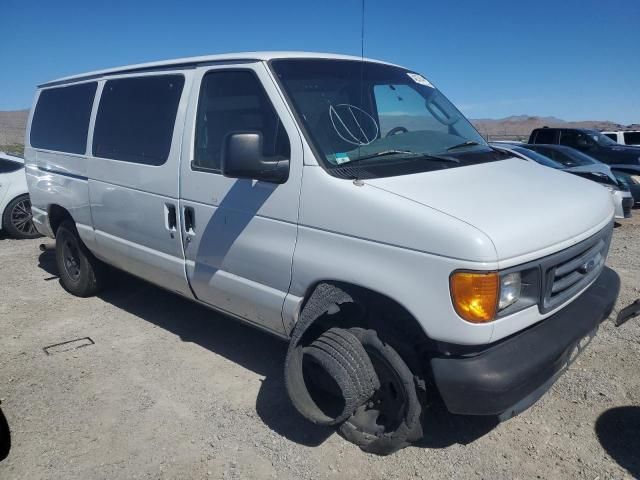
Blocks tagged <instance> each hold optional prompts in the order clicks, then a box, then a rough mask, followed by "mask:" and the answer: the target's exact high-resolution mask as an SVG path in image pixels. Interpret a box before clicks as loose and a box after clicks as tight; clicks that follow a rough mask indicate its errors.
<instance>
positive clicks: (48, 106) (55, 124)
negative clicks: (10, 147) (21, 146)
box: [29, 82, 98, 154]
mask: <svg viewBox="0 0 640 480" xmlns="http://www.w3.org/2000/svg"><path fill="white" fill-rule="evenodd" d="M97 86H98V83H97V82H89V83H80V84H76V85H71V86H69V87H58V88H48V89H46V90H42V92H40V96H39V97H38V103H37V104H36V109H35V111H34V114H33V120H32V122H31V133H30V135H29V141H30V142H31V146H32V147H34V148H42V149H45V150H55V151H57V152H64V153H80V154H84V153H85V151H86V150H87V133H88V132H89V117H91V108H92V107H93V99H94V96H95V94H96V88H97Z"/></svg>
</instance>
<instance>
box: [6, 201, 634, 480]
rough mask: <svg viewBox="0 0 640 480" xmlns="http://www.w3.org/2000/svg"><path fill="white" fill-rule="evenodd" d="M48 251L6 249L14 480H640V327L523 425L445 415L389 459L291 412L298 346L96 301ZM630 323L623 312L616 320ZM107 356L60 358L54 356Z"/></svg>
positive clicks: (139, 296)
mask: <svg viewBox="0 0 640 480" xmlns="http://www.w3.org/2000/svg"><path fill="white" fill-rule="evenodd" d="M638 239H640V211H636V216H635V218H634V219H631V220H627V221H625V222H623V225H622V226H620V227H619V228H616V230H615V234H614V240H613V244H612V248H611V253H610V258H609V262H608V263H609V265H610V266H611V267H612V268H614V269H615V270H616V271H617V272H618V273H619V275H620V276H621V278H622V291H621V295H620V299H619V301H618V305H617V307H616V311H617V310H618V309H619V308H622V307H623V306H625V305H627V304H629V303H630V302H632V301H633V300H635V299H636V298H638V297H639V296H640V288H639V286H640V241H638ZM41 242H42V240H33V241H17V240H9V239H1V240H0V298H1V299H2V300H1V301H0V332H1V335H2V342H1V344H0V345H1V348H0V398H1V401H2V404H1V408H2V410H3V411H4V413H5V415H6V417H7V419H8V422H9V424H10V426H11V430H12V449H11V452H10V454H9V456H8V458H7V459H6V460H4V461H3V462H1V463H0V478H1V479H13V478H28V479H37V478H65V479H83V480H84V479H103V478H109V479H120V478H122V479H125V478H126V479H129V478H181V479H188V478H189V479H190V478H223V479H234V478H291V479H300V478H345V477H350V478H374V479H377V478H380V479H393V478H408V477H415V478H421V477H425V478H427V477H430V478H431V477H436V478H448V477H455V478H490V479H501V478H505V479H507V478H508V479H511V478H588V479H591V480H594V479H605V478H632V477H638V476H640V453H639V452H640V413H639V411H640V407H638V405H639V399H640V376H639V375H638V372H639V371H640V350H639V348H638V346H639V344H640V320H631V321H630V322H628V323H627V324H625V325H624V326H622V327H620V328H615V327H614V326H613V325H612V323H611V322H605V324H603V327H602V328H601V330H600V333H599V335H598V336H597V337H596V339H595V340H594V341H593V342H592V343H591V345H590V346H589V348H588V349H587V351H586V352H585V353H583V355H582V356H581V357H579V359H578V361H577V362H576V363H574V364H573V365H572V367H571V368H570V369H569V371H568V372H567V373H566V374H565V375H564V376H563V377H562V378H561V379H560V380H559V381H558V382H557V383H556V384H555V385H554V387H553V388H552V389H551V391H550V392H549V393H548V394H546V395H545V396H544V397H543V398H542V399H541V400H540V401H539V402H538V403H537V404H536V405H534V406H533V407H532V408H531V409H529V410H528V411H526V412H525V413H523V414H522V415H520V416H519V417H516V418H514V419H512V420H509V421H507V422H504V423H502V424H496V422H494V421H493V420H492V419H486V418H476V419H471V418H465V417H457V416H452V415H449V414H446V413H444V412H442V411H439V410H438V409H436V410H434V411H433V412H431V414H430V417H429V428H428V433H427V437H426V438H425V439H424V441H423V442H422V444H421V445H420V446H414V447H410V448H407V449H405V450H402V451H401V452H398V453H396V454H395V455H392V456H389V457H384V458H383V457H376V456H372V455H367V454H365V453H363V452H361V451H360V450H359V449H358V448H357V447H355V446H353V445H350V444H348V443H347V442H346V441H344V440H343V439H342V438H341V437H339V436H338V435H337V434H335V433H334V431H333V430H330V429H324V428H318V427H314V426H312V425H310V424H308V423H307V422H305V421H304V420H303V419H302V418H301V417H299V416H298V415H297V414H296V412H295V411H294V410H293V407H292V406H291V405H290V403H289V401H288V399H287V396H286V392H285V390H284V386H283V383H282V364H283V359H284V355H285V348H286V346H285V344H284V343H282V342H281V341H279V340H277V339H275V338H273V337H270V336H268V335H266V334H264V333H261V332H259V331H257V330H254V329H252V328H249V327H246V326H243V325H241V324H239V323H237V322H235V321H234V320H231V319H229V318H226V317H223V316H221V315H218V314H216V313H213V312H211V311H209V310H207V309H205V308H202V307H200V306H198V305H195V304H193V303H191V302H189V301H187V300H183V299H181V298H179V297H177V296H175V295H173V294H170V293H166V292H164V291H162V290H160V289H158V288H156V287H154V286H151V285H149V284H147V283H145V282H142V281H140V280H137V279H134V278H131V277H129V276H127V275H125V274H118V275H116V276H115V282H114V286H113V287H112V288H111V289H110V290H108V291H106V292H105V293H104V294H102V295H100V296H99V297H96V298H89V299H80V298H75V297H72V296H70V295H69V294H67V293H66V292H65V291H64V290H63V289H62V288H61V287H60V285H59V284H58V281H57V278H56V267H55V263H54V258H53V252H45V253H41V252H39V251H38V248H37V247H38V244H39V243H41ZM614 313H615V312H614ZM82 337H90V338H91V339H92V340H93V342H94V344H93V345H89V346H86V347H83V348H79V349H75V350H70V351H65V352H60V353H55V354H51V355H48V354H47V353H46V352H45V351H44V350H43V349H44V347H46V346H49V345H52V344H57V343H60V342H65V341H68V340H73V339H77V338H82Z"/></svg>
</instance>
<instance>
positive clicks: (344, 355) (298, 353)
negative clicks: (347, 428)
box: [285, 327, 379, 425]
mask: <svg viewBox="0 0 640 480" xmlns="http://www.w3.org/2000/svg"><path fill="white" fill-rule="evenodd" d="M313 368H315V372H316V373H321V374H322V376H324V377H325V378H326V377H328V378H329V379H330V380H329V381H330V382H331V383H332V384H333V386H334V387H337V388H334V389H333V390H334V393H337V390H339V397H340V399H339V400H340V401H339V404H337V405H336V404H335V403H334V404H333V405H332V407H333V408H327V403H326V402H323V401H322V400H323V394H325V393H326V392H327V391H326V390H325V391H323V390H322V387H323V386H326V382H325V384H324V385H322V384H321V382H320V384H315V382H314V380H316V381H318V380H319V379H318V378H317V377H316V378H313V377H312V378H309V377H307V378H305V372H307V373H308V371H309V369H311V372H313ZM285 379H286V384H287V391H288V392H289V397H290V398H291V401H292V403H293V405H294V406H295V407H296V409H297V410H298V411H299V412H300V413H301V414H302V415H303V416H304V417H305V418H307V419H308V420H310V421H311V422H313V423H315V424H318V425H337V424H339V423H341V422H343V421H344V420H345V419H346V418H347V417H349V416H350V415H351V414H352V413H353V412H354V411H355V409H356V408H358V407H359V406H360V405H362V404H364V403H365V402H366V401H367V400H368V399H369V398H371V396H372V395H373V393H374V392H375V390H376V389H377V388H378V385H379V384H378V379H377V377H376V374H375V370H374V369H373V365H372V364H371V360H370V359H369V357H368V356H367V354H366V352H365V351H364V348H363V347H362V345H361V344H360V342H359V341H358V340H357V338H356V337H355V336H354V335H353V334H351V333H350V332H349V331H348V330H345V329H342V328H335V327H334V328H330V329H329V330H327V331H325V332H324V333H323V334H321V335H320V336H319V337H318V338H316V339H315V340H314V341H313V342H311V344H310V345H308V346H306V347H303V346H301V345H298V346H297V347H296V348H295V350H294V351H293V352H292V355H290V356H289V357H288V362H287V364H286V365H285ZM325 398H326V397H325ZM332 398H336V397H335V396H334V397H332Z"/></svg>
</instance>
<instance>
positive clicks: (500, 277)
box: [449, 267, 539, 323]
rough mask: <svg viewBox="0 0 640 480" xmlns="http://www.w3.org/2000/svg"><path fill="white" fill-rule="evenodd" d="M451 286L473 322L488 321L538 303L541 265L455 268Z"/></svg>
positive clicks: (457, 303) (456, 303)
mask: <svg viewBox="0 0 640 480" xmlns="http://www.w3.org/2000/svg"><path fill="white" fill-rule="evenodd" d="M449 288H450V290H451V300H452V302H453V306H454V308H455V310H456V312H457V313H458V315H460V317H462V318H463V319H464V320H466V321H468V322H471V323H487V322H491V321H493V320H496V319H497V318H500V317H502V316H506V315H509V314H511V313H514V312H517V311H519V310H522V309H523V308H526V307H530V306H531V305H535V304H537V303H538V301H539V269H538V268H537V267H533V268H526V267H525V268H522V269H521V270H518V271H513V269H509V270H508V271H506V272H503V273H500V272H464V271H463V272H454V273H453V274H452V275H451V277H450V279H449Z"/></svg>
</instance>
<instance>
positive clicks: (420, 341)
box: [300, 282, 434, 372]
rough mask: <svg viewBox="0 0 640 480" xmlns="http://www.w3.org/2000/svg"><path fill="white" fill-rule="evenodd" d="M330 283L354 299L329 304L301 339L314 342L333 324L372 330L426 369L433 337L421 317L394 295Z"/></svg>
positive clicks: (414, 362)
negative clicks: (396, 299)
mask: <svg viewBox="0 0 640 480" xmlns="http://www.w3.org/2000/svg"><path fill="white" fill-rule="evenodd" d="M321 283H322V284H326V283H329V284H331V285H333V286H335V287H337V288H339V289H340V290H342V291H344V292H346V293H347V294H348V296H349V297H351V299H352V301H351V302H345V303H342V304H340V305H338V306H336V305H335V304H333V305H331V306H328V310H327V312H326V313H324V314H323V315H321V316H319V317H318V318H317V319H316V320H315V321H314V322H313V323H312V324H311V325H310V326H309V327H308V328H307V329H306V330H305V332H304V334H303V335H302V338H301V339H300V341H301V342H302V343H307V342H310V341H312V340H313V339H314V338H316V337H317V336H318V335H320V334H321V333H322V332H323V331H326V330H328V329H329V328H331V327H335V326H339V327H342V328H352V327H361V328H367V329H373V330H376V332H378V335H379V337H380V338H381V339H382V340H383V341H385V342H387V343H389V344H390V345H392V346H393V347H394V348H395V349H396V350H397V351H398V353H399V354H400V355H401V356H402V357H403V358H404V360H405V361H406V362H407V363H408V364H410V366H411V367H412V369H414V368H415V369H416V370H414V371H416V372H417V371H421V370H422V369H423V364H424V358H425V355H427V354H428V351H429V350H431V349H432V348H433V343H434V342H433V340H431V339H430V338H429V337H428V336H427V334H426V333H425V331H424V330H423V329H422V327H421V326H420V324H419V323H418V320H417V319H416V318H415V317H414V316H413V315H412V314H411V313H409V311H408V310H407V309H406V308H404V307H403V306H402V305H401V304H400V303H398V302H397V301H395V300H393V299H392V298H390V297H388V296H386V295H384V294H382V293H380V292H376V291H373V290H370V289H367V288H363V287H360V286H357V285H353V284H348V283H342V282H321ZM317 287H318V285H315V286H314V287H313V288H311V289H310V290H309V292H308V293H307V295H306V296H305V302H304V303H303V309H304V306H306V302H307V301H308V300H309V298H310V296H311V295H312V294H313V292H314V291H315V289H316V288H317Z"/></svg>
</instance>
